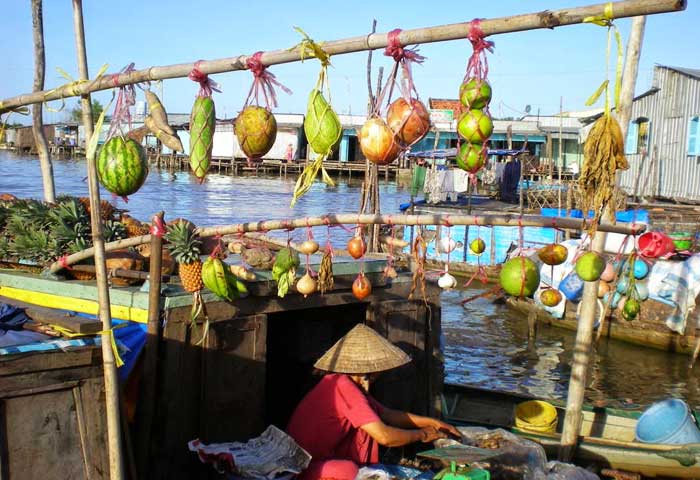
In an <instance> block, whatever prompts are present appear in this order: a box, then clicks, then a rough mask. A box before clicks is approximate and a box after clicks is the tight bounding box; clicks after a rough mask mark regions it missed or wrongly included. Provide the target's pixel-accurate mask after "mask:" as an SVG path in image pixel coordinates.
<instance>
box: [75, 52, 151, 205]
mask: <svg viewBox="0 0 700 480" xmlns="http://www.w3.org/2000/svg"><path fill="white" fill-rule="evenodd" d="M133 69H134V64H133V63H132V64H130V65H128V66H127V67H126V68H124V69H123V70H122V73H128V72H130V71H133ZM135 103H136V89H135V87H134V85H125V86H123V87H119V94H118V95H117V103H116V105H115V106H114V114H113V115H112V121H111V123H110V126H109V131H108V133H107V141H106V142H105V144H104V145H103V146H102V149H101V150H100V152H99V154H98V157H97V164H96V166H97V177H98V179H99V181H100V183H101V184H102V185H103V186H104V187H105V188H106V189H107V190H109V191H110V192H111V193H113V194H115V195H118V196H120V197H123V198H124V201H128V200H127V198H126V197H127V196H128V195H131V194H132V193H136V192H137V191H138V189H139V188H141V186H142V185H143V184H144V182H145V181H146V177H147V176H148V163H147V161H146V151H145V150H144V149H143V147H142V146H141V145H140V144H139V143H138V142H136V141H135V140H133V139H132V138H129V137H128V136H127V135H126V134H125V131H124V124H125V123H127V124H128V127H129V129H131V113H130V111H129V108H130V107H131V106H132V105H134V104H135ZM106 110H107V108H105V111H106ZM104 113H105V112H104V111H103V112H102V114H101V115H100V118H99V119H98V120H97V124H96V126H95V133H94V134H93V138H91V139H90V142H89V145H88V148H87V154H88V155H87V156H88V158H91V157H92V153H93V152H94V148H95V147H96V145H97V138H98V136H99V132H100V130H101V128H102V122H103V121H104Z"/></svg>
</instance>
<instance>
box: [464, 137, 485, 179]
mask: <svg viewBox="0 0 700 480" xmlns="http://www.w3.org/2000/svg"><path fill="white" fill-rule="evenodd" d="M485 164H486V149H485V148H482V145H481V144H478V143H463V144H462V146H461V147H459V152H457V166H458V167H459V168H461V169H462V170H465V171H467V172H469V173H476V172H478V171H479V170H481V167H483V166H484V165H485Z"/></svg>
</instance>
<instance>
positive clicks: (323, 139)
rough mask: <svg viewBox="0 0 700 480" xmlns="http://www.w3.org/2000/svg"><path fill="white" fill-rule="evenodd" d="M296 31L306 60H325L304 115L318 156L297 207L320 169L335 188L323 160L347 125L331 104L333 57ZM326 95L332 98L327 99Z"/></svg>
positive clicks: (298, 189)
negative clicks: (329, 72) (330, 77)
mask: <svg viewBox="0 0 700 480" xmlns="http://www.w3.org/2000/svg"><path fill="white" fill-rule="evenodd" d="M296 30H297V31H298V32H299V33H301V34H302V35H303V36H304V39H303V40H302V41H301V43H300V44H299V45H298V46H297V48H299V50H300V52H301V58H302V61H303V60H304V58H305V57H306V56H311V57H315V58H317V59H318V60H319V61H320V62H321V71H320V72H319V74H318V80H317V81H316V86H315V87H314V88H313V90H311V93H310V94H309V101H308V104H307V107H306V117H305V118H304V133H305V134H306V138H307V140H308V142H309V146H310V147H311V150H313V151H314V153H316V158H315V159H314V160H313V161H312V162H311V163H309V164H308V165H307V166H306V167H305V168H304V171H303V172H301V175H299V178H298V179H297V183H296V185H295V186H294V195H293V197H292V203H291V206H294V204H295V203H296V201H297V200H298V199H299V198H300V197H301V196H302V195H304V194H305V193H306V192H308V191H309V189H310V188H311V185H312V184H313V182H314V180H315V179H316V176H317V175H318V171H319V170H321V178H322V179H323V182H324V183H326V184H327V185H330V186H331V187H333V186H335V183H334V182H333V180H332V179H331V177H330V176H329V175H328V173H327V172H326V170H325V169H324V168H323V161H324V160H325V159H326V158H328V157H329V156H330V155H331V154H332V153H333V150H334V149H335V148H336V146H337V145H338V142H340V138H341V137H342V135H343V128H342V126H341V125H340V120H339V119H338V115H336V113H335V112H334V111H333V107H331V104H330V102H329V100H330V98H331V93H330V85H329V83H328V66H329V65H330V56H329V55H328V54H327V53H326V52H325V51H324V50H323V49H322V48H321V46H320V45H318V44H317V43H316V42H314V41H313V40H312V39H311V38H309V36H308V35H307V34H306V33H305V32H304V31H303V30H301V29H300V28H298V27H296ZM326 97H328V99H329V100H326ZM307 283H310V282H307Z"/></svg>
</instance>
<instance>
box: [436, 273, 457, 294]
mask: <svg viewBox="0 0 700 480" xmlns="http://www.w3.org/2000/svg"><path fill="white" fill-rule="evenodd" d="M438 286H439V287H440V288H442V289H443V290H450V289H452V288H455V287H456V286H457V279H456V278H455V277H453V276H452V275H450V274H449V273H448V272H445V273H443V274H442V275H440V278H439V279H438Z"/></svg>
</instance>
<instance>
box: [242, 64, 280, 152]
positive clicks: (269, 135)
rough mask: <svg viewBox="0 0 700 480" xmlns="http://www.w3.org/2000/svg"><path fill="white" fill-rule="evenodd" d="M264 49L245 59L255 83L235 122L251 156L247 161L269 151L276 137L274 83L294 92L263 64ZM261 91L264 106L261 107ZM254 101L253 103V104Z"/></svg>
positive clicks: (243, 148) (244, 150) (275, 95)
mask: <svg viewBox="0 0 700 480" xmlns="http://www.w3.org/2000/svg"><path fill="white" fill-rule="evenodd" d="M262 54H263V52H256V53H254V54H253V55H251V56H250V57H249V58H248V59H247V60H246V66H247V67H248V69H249V70H250V71H251V72H252V73H253V84H252V85H251V87H250V91H249V92H248V97H247V98H246V101H245V103H244V104H243V110H241V112H240V113H239V114H238V116H237V117H236V119H235V120H234V122H233V129H234V131H235V133H236V138H237V139H238V144H239V145H240V147H241V150H243V153H245V155H246V157H247V158H248V164H249V165H252V163H253V160H259V159H261V158H262V157H263V155H265V154H266V153H267V152H269V151H270V149H271V148H272V145H274V143H275V139H276V138H277V121H276V120H275V116H274V115H273V114H272V109H273V108H275V107H277V94H276V93H275V88H274V87H275V86H278V87H280V88H281V89H282V90H283V91H284V92H286V93H288V94H291V93H292V91H291V90H289V89H288V88H287V87H285V86H284V85H282V84H281V83H279V82H278V81H277V79H276V78H275V76H274V75H273V74H272V73H270V72H269V71H267V68H266V67H265V65H263V63H262V60H261V58H262ZM260 94H262V96H263V99H264V101H265V106H264V107H263V106H260ZM253 102H254V103H253Z"/></svg>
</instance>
